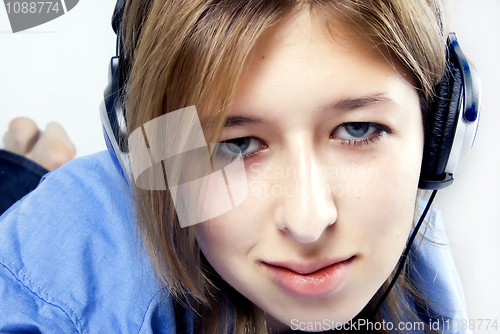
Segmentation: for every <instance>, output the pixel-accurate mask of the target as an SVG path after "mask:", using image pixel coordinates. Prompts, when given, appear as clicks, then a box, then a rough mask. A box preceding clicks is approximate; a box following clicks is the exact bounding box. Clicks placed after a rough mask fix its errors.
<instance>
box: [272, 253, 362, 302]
mask: <svg viewBox="0 0 500 334" xmlns="http://www.w3.org/2000/svg"><path fill="white" fill-rule="evenodd" d="M353 260H354V256H353V257H350V258H347V259H340V260H332V261H321V262H313V263H294V262H293V263H292V262H263V263H264V265H265V267H266V269H267V271H268V273H269V275H270V277H271V279H272V280H273V281H274V282H275V283H276V284H277V285H279V286H280V287H281V288H283V289H284V290H285V291H287V292H289V293H291V294H293V295H296V296H298V297H303V298H320V297H325V296H328V295H330V294H332V293H334V292H335V291H337V290H338V289H339V288H340V287H341V285H342V283H343V282H344V281H345V279H346V278H347V275H348V273H349V269H350V267H351V266H352V262H353Z"/></svg>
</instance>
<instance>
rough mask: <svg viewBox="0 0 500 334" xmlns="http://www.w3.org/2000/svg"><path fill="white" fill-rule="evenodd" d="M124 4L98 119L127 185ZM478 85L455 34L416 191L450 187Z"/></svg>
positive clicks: (470, 137)
mask: <svg viewBox="0 0 500 334" xmlns="http://www.w3.org/2000/svg"><path fill="white" fill-rule="evenodd" d="M124 7H125V0H118V2H117V4H116V6H115V10H114V13H113V18H112V27H113V30H114V31H115V33H116V34H117V42H116V56H115V57H112V58H111V60H110V64H109V81H108V85H107V86H106V88H105V90H104V100H103V102H102V103H101V107H100V114H101V122H102V125H103V130H104V138H105V141H106V146H107V147H108V150H109V152H110V153H111V155H112V156H113V157H116V158H117V160H118V162H119V163H120V166H121V168H122V172H123V174H124V176H125V178H126V179H127V181H128V182H131V179H132V177H131V170H130V160H129V155H128V152H129V149H128V143H127V138H128V134H127V126H126V115H125V112H124V110H123V106H122V102H123V100H122V93H123V92H124V91H125V90H126V87H125V84H124V82H125V80H126V77H127V75H128V70H129V68H128V67H129V64H128V62H127V60H126V59H123V58H124V57H122V54H123V52H122V47H121V38H120V37H121V36H120V34H121V32H120V25H121V20H122V17H123V10H124ZM480 87H481V82H480V79H479V76H478V74H477V71H476V68H475V67H474V65H473V64H472V63H471V62H470V61H469V60H468V59H467V58H466V57H465V55H464V54H463V52H462V50H461V48H460V46H459V44H458V40H457V37H456V36H455V34H454V33H450V34H449V36H448V40H447V67H446V71H445V75H444V77H443V79H442V80H441V82H440V83H439V84H438V85H437V86H436V87H435V93H436V98H435V99H434V100H433V103H432V104H431V106H430V109H431V110H430V113H429V114H430V115H429V119H428V120H427V126H426V133H425V143H424V151H423V159H422V166H421V172H420V179H419V184H418V187H419V188H420V189H433V190H437V189H441V188H445V187H447V186H449V185H451V184H452V183H453V177H454V175H457V174H458V173H459V172H460V171H461V170H462V169H463V166H464V163H465V160H466V159H467V156H468V155H469V152H470V150H471V148H472V145H473V143H474V139H475V136H476V132H477V128H478V124H479V111H480Z"/></svg>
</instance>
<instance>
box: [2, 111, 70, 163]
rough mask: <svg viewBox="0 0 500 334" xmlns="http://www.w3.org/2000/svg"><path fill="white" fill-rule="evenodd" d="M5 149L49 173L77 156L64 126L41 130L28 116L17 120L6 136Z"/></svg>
mask: <svg viewBox="0 0 500 334" xmlns="http://www.w3.org/2000/svg"><path fill="white" fill-rule="evenodd" d="M3 142H4V149H5V150H7V151H10V152H12V153H15V154H19V155H22V156H24V157H26V158H27V159H30V160H33V161H34V162H36V163H37V164H39V165H41V166H42V167H44V168H45V169H47V170H49V171H50V170H53V169H56V168H58V167H60V166H62V165H64V164H65V163H66V162H68V161H70V160H71V159H73V158H74V157H75V154H76V150H75V146H74V145H73V143H72V142H71V140H70V139H69V138H68V135H67V134H66V131H64V129H63V127H62V126H61V125H60V124H59V123H56V122H51V123H49V124H47V129H46V130H45V131H40V130H39V129H38V126H37V125H36V123H35V122H34V121H33V120H31V119H29V118H26V117H19V118H15V119H13V120H12V121H11V122H10V124H9V130H8V131H7V132H6V133H5V135H4V136H3Z"/></svg>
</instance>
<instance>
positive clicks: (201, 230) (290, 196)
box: [197, 13, 423, 330]
mask: <svg viewBox="0 0 500 334" xmlns="http://www.w3.org/2000/svg"><path fill="white" fill-rule="evenodd" d="M342 36H346V35H341V34H340V33H339V34H337V35H336V36H335V37H334V38H333V37H332V36H331V35H330V34H329V33H328V32H327V31H326V29H325V28H323V26H322V25H321V24H320V23H318V22H316V18H315V17H313V16H311V15H310V14H308V13H301V14H300V15H297V16H296V17H294V18H293V19H291V20H289V21H286V22H284V23H282V24H281V25H279V26H277V27H276V28H275V29H274V30H272V31H271V32H270V33H268V34H266V35H265V36H264V37H263V38H262V39H261V40H260V41H259V43H258V44H257V45H256V47H255V49H254V52H253V53H252V55H251V58H250V59H249V61H248V63H247V64H246V67H245V74H244V77H243V79H242V80H241V82H240V84H239V86H238V89H237V92H236V95H235V96H234V100H233V103H232V106H231V109H230V110H229V113H228V122H227V123H226V124H227V126H226V127H225V128H224V130H223V132H222V137H221V140H222V141H228V142H229V143H233V144H236V145H238V146H239V147H240V149H241V150H242V153H243V154H245V155H246V156H245V158H246V159H245V168H246V174H247V178H248V187H249V195H248V197H247V199H246V200H245V201H244V202H243V203H242V204H240V205H239V206H238V207H236V208H235V209H233V210H231V211H229V212H227V213H225V214H223V215H221V216H219V217H216V218H214V219H211V220H209V221H206V222H203V223H201V224H199V225H198V226H197V241H198V243H199V245H200V247H201V250H202V251H203V253H204V255H205V256H206V258H207V259H208V261H209V262H210V264H211V265H212V266H213V268H214V269H215V270H216V271H217V272H218V273H219V275H220V276H221V277H222V278H223V279H224V280H225V281H226V282H228V283H229V284H230V285H231V286H232V287H233V288H235V289H236V290H237V291H239V292H240V293H241V294H243V295H244V296H245V297H246V298H248V299H249V300H250V301H252V302H253V303H254V304H256V305H257V306H258V307H260V308H261V309H262V310H263V311H265V312H266V314H267V317H268V320H269V324H271V325H270V326H273V327H275V328H281V329H284V328H285V326H286V327H288V329H290V327H292V328H302V329H304V328H305V326H306V324H307V322H313V323H314V322H321V323H322V324H323V325H322V326H323V327H322V328H314V329H316V330H319V329H321V330H325V329H328V326H331V324H332V323H333V324H338V323H345V322H347V321H349V320H350V319H352V318H353V317H354V316H356V314H358V313H359V312H360V311H361V310H362V309H363V307H364V306H365V305H366V304H367V303H368V302H369V300H370V299H371V298H372V296H373V295H374V294H375V293H376V291H377V290H378V289H379V288H380V286H381V285H382V284H383V283H384V281H385V280H386V279H387V278H388V276H389V275H390V274H391V272H392V271H393V269H394V267H395V265H396V263H397V261H398V259H399V257H400V255H401V253H402V251H403V249H404V246H405V243H406V240H407V237H408V234H409V231H410V227H411V225H412V221H413V214H414V206H415V200H416V193H417V184H418V178H419V172H420V163H421V158H422V149H423V127H422V117H421V112H420V104H419V97H418V93H417V91H416V89H415V88H414V85H415V79H414V76H413V74H412V73H411V72H410V71H408V70H407V69H406V68H405V67H404V66H402V65H401V64H400V63H399V62H397V60H396V59H395V57H393V58H392V61H394V63H395V65H394V66H395V68H394V66H392V65H391V64H390V63H389V62H388V60H390V56H391V55H390V54H388V53H387V54H382V53H380V52H379V51H378V50H377V49H376V48H375V47H373V45H369V44H365V43H362V42H359V41H353V40H352V39H349V38H347V37H342ZM228 123H229V124H228ZM237 138H243V139H239V140H233V139H237ZM227 152H231V150H230V149H228V150H227Z"/></svg>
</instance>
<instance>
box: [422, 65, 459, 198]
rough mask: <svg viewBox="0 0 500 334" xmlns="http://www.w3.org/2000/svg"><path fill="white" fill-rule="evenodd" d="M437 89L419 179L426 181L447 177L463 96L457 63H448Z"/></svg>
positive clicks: (426, 134)
mask: <svg viewBox="0 0 500 334" xmlns="http://www.w3.org/2000/svg"><path fill="white" fill-rule="evenodd" d="M436 92H437V97H436V99H435V101H434V103H433V105H432V110H431V115H430V117H429V122H428V126H427V129H426V133H425V144H424V153H423V158H422V168H421V172H420V179H421V180H422V179H423V180H426V181H441V180H444V179H445V178H446V174H445V169H446V165H447V163H448V159H449V157H450V152H451V148H452V146H453V140H454V137H455V132H456V128H457V122H458V115H459V108H460V99H461V95H462V72H461V71H460V68H459V67H458V66H457V65H455V64H454V63H452V62H449V63H448V66H447V69H446V72H445V75H444V77H443V79H442V80H441V83H440V84H439V85H438V86H437V89H436ZM421 183H422V182H421ZM421 188H422V187H421Z"/></svg>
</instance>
